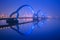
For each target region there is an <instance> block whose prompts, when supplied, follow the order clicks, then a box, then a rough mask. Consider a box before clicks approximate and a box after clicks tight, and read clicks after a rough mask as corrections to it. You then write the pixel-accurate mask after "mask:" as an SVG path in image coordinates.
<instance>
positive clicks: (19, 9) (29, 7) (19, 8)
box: [10, 5, 35, 17]
mask: <svg viewBox="0 0 60 40" xmlns="http://www.w3.org/2000/svg"><path fill="white" fill-rule="evenodd" d="M26 6H27V7H29V8H30V9H31V10H32V12H33V13H35V12H34V9H33V8H32V7H31V6H30V5H22V6H20V7H19V8H18V9H17V10H16V11H14V12H13V13H12V14H11V15H10V17H11V16H12V15H14V14H15V13H17V14H18V16H19V13H18V12H19V11H20V10H21V9H22V8H24V7H26Z"/></svg>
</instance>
